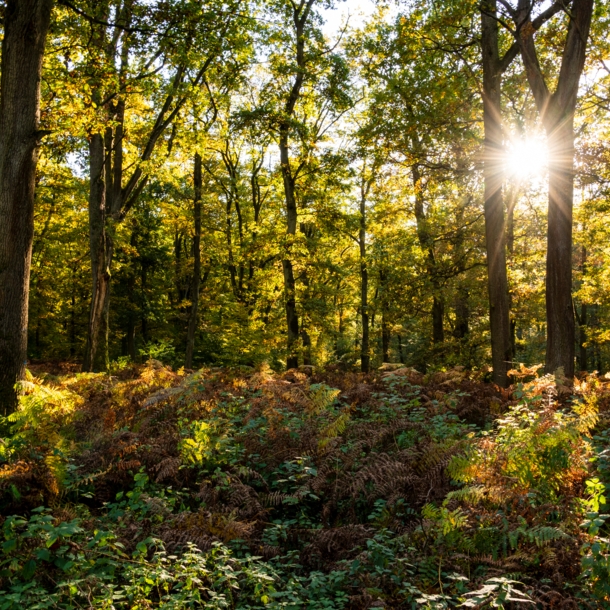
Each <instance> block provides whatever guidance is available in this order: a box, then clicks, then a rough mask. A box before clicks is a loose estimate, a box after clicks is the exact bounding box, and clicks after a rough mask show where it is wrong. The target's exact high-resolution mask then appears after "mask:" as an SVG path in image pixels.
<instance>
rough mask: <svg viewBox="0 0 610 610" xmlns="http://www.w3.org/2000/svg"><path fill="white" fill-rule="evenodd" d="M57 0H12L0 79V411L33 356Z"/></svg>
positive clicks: (8, 408) (10, 407) (6, 409)
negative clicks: (47, 53)
mask: <svg viewBox="0 0 610 610" xmlns="http://www.w3.org/2000/svg"><path fill="white" fill-rule="evenodd" d="M52 5H53V2H52V0H8V1H7V3H6V8H5V12H4V38H3V40H2V76H1V79H0V413H1V414H4V415H8V414H9V413H12V412H13V411H14V410H15V408H16V406H17V392H16V390H15V384H16V383H17V381H19V380H20V379H22V378H23V375H24V373H25V363H26V358H27V326H28V298H29V282H30V266H31V260H32V239H33V235H34V188H35V180H36V163H37V160H38V142H39V139H40V137H41V135H42V134H40V133H39V131H38V126H39V120H40V74H41V69H42V58H43V54H44V47H45V40H46V35H47V30H48V28H49V21H50V18H51V8H52Z"/></svg>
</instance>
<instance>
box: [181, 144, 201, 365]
mask: <svg viewBox="0 0 610 610" xmlns="http://www.w3.org/2000/svg"><path fill="white" fill-rule="evenodd" d="M193 182H194V186H195V197H194V201H193V217H194V220H195V237H194V239H193V257H194V262H193V284H192V287H191V311H190V315H189V324H188V330H187V335H186V357H185V359H184V366H185V367H186V368H187V369H191V368H193V352H194V350H195V331H196V330H197V313H198V309H199V289H200V286H201V156H200V155H199V153H196V154H195V171H194V176H193Z"/></svg>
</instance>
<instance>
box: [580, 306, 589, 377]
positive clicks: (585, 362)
mask: <svg viewBox="0 0 610 610" xmlns="http://www.w3.org/2000/svg"><path fill="white" fill-rule="evenodd" d="M587 314H588V312H587V304H586V303H583V304H582V305H581V306H580V316H579V318H578V323H579V327H580V340H579V343H580V370H581V371H587V370H588V369H589V358H588V353H587V345H586V344H587Z"/></svg>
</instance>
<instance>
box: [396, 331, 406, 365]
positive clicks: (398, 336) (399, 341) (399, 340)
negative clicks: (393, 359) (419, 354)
mask: <svg viewBox="0 0 610 610" xmlns="http://www.w3.org/2000/svg"><path fill="white" fill-rule="evenodd" d="M397 338H398V357H399V358H400V362H401V363H402V364H404V363H405V357H404V354H403V353H402V337H401V336H400V335H397Z"/></svg>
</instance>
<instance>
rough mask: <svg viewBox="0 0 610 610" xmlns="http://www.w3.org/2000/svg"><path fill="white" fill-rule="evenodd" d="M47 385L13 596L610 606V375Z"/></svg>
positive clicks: (99, 604) (33, 401) (457, 372)
mask: <svg viewBox="0 0 610 610" xmlns="http://www.w3.org/2000/svg"><path fill="white" fill-rule="evenodd" d="M114 373H115V374H114V375H113V376H107V375H101V374H79V375H66V376H59V377H53V376H51V375H41V376H40V377H38V378H30V379H29V380H28V381H26V382H25V383H24V386H23V388H22V390H23V392H24V395H23V397H22V399H21V406H20V410H19V411H17V412H16V413H15V414H13V415H12V416H10V417H9V419H8V421H4V422H1V425H2V426H3V427H4V429H7V430H9V432H8V434H6V435H5V437H4V439H2V440H1V441H0V515H2V516H0V527H1V529H2V541H1V542H2V549H3V552H2V555H1V556H0V610H12V609H17V608H19V609H20V610H22V609H24V608H28V609H29V608H31V609H37V608H108V609H110V608H117V609H118V608H121V609H123V608H124V609H128V608H129V609H144V608H167V609H169V608H172V609H173V608H176V609H178V608H243V609H247V608H251V609H254V608H269V609H276V608H277V609H279V608H290V609H300V608H308V609H323V608H326V609H337V610H338V609H343V608H345V609H348V608H349V609H364V608H377V607H386V608H397V609H398V608H405V609H406V608H453V607H457V606H461V607H467V608H468V607H469V608H486V607H489V608H491V607H496V608H513V607H515V608H516V607H532V608H535V607H538V608H603V607H610V540H608V537H607V536H608V527H607V525H606V518H607V517H608V515H606V514H605V510H606V491H607V486H608V483H610V453H609V449H608V437H609V435H610V426H609V417H610V416H609V413H610V411H609V410H608V405H609V404H610V401H609V393H608V389H607V382H606V380H604V379H602V380H599V379H596V378H594V377H590V378H587V379H585V380H581V381H579V382H577V383H576V385H575V387H574V388H571V389H568V388H566V387H565V385H563V384H562V380H561V379H555V378H551V377H548V376H547V377H540V378H538V377H534V379H533V381H530V382H528V383H525V382H524V381H523V379H524V378H526V376H527V375H528V374H529V376H530V377H532V375H531V373H532V371H528V370H527V369H522V370H521V371H514V372H513V374H514V375H515V376H516V377H517V379H518V380H519V378H520V377H521V378H522V379H520V380H519V383H516V384H515V385H514V386H513V387H512V388H511V389H510V390H509V391H501V390H498V389H497V388H494V387H493V386H491V385H488V384H484V383H482V382H481V381H479V380H477V379H476V378H475V377H473V375H471V374H469V373H468V372H466V371H464V370H461V369H453V370H451V371H448V372H446V373H435V374H431V375H429V376H427V377H424V376H423V375H420V374H419V373H417V372H416V371H414V370H413V369H408V368H401V369H398V370H387V371H384V372H379V373H377V374H375V375H370V376H362V375H356V374H350V373H338V372H324V373H322V372H320V373H318V372H313V374H312V373H311V371H308V374H309V376H308V375H306V374H305V373H304V372H299V371H290V372H288V373H285V374H283V375H278V374H275V373H273V372H272V371H271V370H269V369H268V368H265V367H261V368H260V369H259V370H256V371H254V370H250V369H246V368H241V369H206V370H202V371H199V372H197V373H194V374H186V373H184V371H178V372H173V371H172V370H171V369H169V368H167V367H164V366H163V365H161V364H160V363H159V362H156V361H150V362H149V363H148V365H147V366H145V367H139V368H133V367H132V368H129V367H123V368H122V369H120V368H119V369H117V370H116V371H115V372H114Z"/></svg>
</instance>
